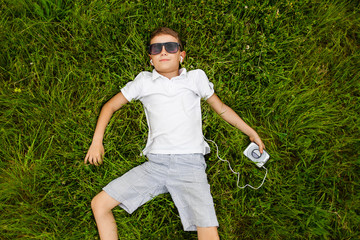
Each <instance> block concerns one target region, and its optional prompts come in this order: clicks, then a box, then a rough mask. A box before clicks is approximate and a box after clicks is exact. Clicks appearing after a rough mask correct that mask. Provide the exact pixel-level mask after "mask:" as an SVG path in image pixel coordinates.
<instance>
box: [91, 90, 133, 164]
mask: <svg viewBox="0 0 360 240" xmlns="http://www.w3.org/2000/svg"><path fill="white" fill-rule="evenodd" d="M126 103H128V100H127V99H126V98H125V97H124V95H123V94H122V93H121V92H120V93H118V94H116V95H115V96H114V97H112V98H111V99H110V100H109V101H108V102H107V103H105V105H104V106H103V107H102V109H101V112H100V115H99V119H98V121H97V124H96V128H95V133H94V136H93V140H92V143H91V145H90V147H89V150H88V152H87V154H86V157H85V160H84V163H87V162H89V163H90V164H94V165H99V164H101V163H102V161H103V159H102V158H103V155H104V146H103V138H104V133H105V128H106V126H107V125H108V123H109V121H110V119H111V117H112V115H113V113H114V112H116V111H117V110H119V109H120V108H121V107H122V106H123V105H125V104H126Z"/></svg>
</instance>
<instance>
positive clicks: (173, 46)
mask: <svg viewBox="0 0 360 240" xmlns="http://www.w3.org/2000/svg"><path fill="white" fill-rule="evenodd" d="M164 45H165V49H166V51H167V52H168V53H176V52H177V51H178V50H179V44H178V43H175V42H168V43H165V44H164Z"/></svg>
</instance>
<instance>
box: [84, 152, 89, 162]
mask: <svg viewBox="0 0 360 240" xmlns="http://www.w3.org/2000/svg"><path fill="white" fill-rule="evenodd" d="M88 161H89V155H88V154H86V157H85V159H84V164H87V162H88Z"/></svg>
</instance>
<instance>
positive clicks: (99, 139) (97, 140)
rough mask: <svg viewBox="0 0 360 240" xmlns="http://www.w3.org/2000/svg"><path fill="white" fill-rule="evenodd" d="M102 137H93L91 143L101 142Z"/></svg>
mask: <svg viewBox="0 0 360 240" xmlns="http://www.w3.org/2000/svg"><path fill="white" fill-rule="evenodd" d="M102 142H103V138H93V140H92V144H102Z"/></svg>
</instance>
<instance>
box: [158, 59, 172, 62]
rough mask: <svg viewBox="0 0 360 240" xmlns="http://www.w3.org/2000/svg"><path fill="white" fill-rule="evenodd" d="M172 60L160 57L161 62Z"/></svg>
mask: <svg viewBox="0 0 360 240" xmlns="http://www.w3.org/2000/svg"><path fill="white" fill-rule="evenodd" d="M167 61H170V59H160V62H167Z"/></svg>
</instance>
